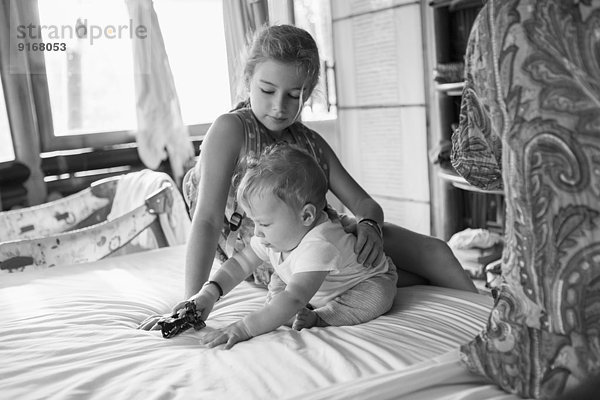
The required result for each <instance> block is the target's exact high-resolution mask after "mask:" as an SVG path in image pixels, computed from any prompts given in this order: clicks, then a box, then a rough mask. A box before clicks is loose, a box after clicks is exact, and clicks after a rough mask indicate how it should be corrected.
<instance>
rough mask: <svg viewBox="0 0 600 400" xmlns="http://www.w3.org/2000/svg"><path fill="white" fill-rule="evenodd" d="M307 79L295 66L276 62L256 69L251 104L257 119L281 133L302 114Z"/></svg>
mask: <svg viewBox="0 0 600 400" xmlns="http://www.w3.org/2000/svg"><path fill="white" fill-rule="evenodd" d="M303 84H304V77H303V76H301V75H300V74H299V72H298V69H297V68H296V66H295V65H293V64H286V63H281V62H278V61H274V60H267V61H264V62H262V63H260V64H258V65H257V66H256V68H255V69H254V75H253V76H252V78H251V79H250V104H251V105H252V111H253V112H254V115H256V117H257V118H258V120H259V121H260V122H261V123H262V124H263V125H264V126H265V127H266V128H267V129H268V130H270V131H272V132H274V133H280V132H281V131H282V130H284V129H285V128H287V127H288V126H290V125H291V124H293V123H294V121H295V120H296V117H297V116H298V115H299V112H298V111H299V109H300V107H301V101H302V100H301V95H302V93H301V92H302V85H303Z"/></svg>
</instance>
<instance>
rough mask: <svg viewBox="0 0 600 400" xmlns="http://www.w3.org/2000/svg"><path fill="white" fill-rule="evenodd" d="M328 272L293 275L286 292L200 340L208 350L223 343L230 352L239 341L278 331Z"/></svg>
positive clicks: (311, 294)
mask: <svg viewBox="0 0 600 400" xmlns="http://www.w3.org/2000/svg"><path fill="white" fill-rule="evenodd" d="M328 273H329V272H328V271H315V272H300V273H296V274H294V275H292V278H291V279H290V282H289V283H288V285H287V286H286V288H285V290H284V291H283V292H281V293H279V294H277V295H276V296H274V297H273V299H272V300H271V301H270V302H269V303H268V304H267V305H265V306H264V307H263V308H262V309H260V310H258V311H254V312H253V313H251V314H249V315H247V316H246V317H245V318H244V319H242V320H240V321H238V322H236V323H234V324H231V325H229V326H228V327H226V328H224V329H220V330H216V331H213V332H210V333H208V334H207V335H205V336H204V337H203V338H202V339H201V343H203V344H206V345H207V346H208V347H215V346H218V345H220V344H223V343H225V349H230V348H231V347H233V345H234V344H236V343H238V342H242V341H244V340H248V339H250V338H251V337H254V336H258V335H262V334H263V333H267V332H271V331H273V330H275V329H277V328H278V327H280V326H281V325H283V324H285V323H286V322H287V321H289V320H290V318H292V317H293V316H294V315H296V313H297V312H298V311H299V310H301V309H302V308H303V307H306V305H307V304H308V303H309V301H310V299H312V297H313V296H314V295H315V293H316V292H317V290H319V288H320V287H321V284H322V283H323V281H324V280H325V277H326V276H327V274H328Z"/></svg>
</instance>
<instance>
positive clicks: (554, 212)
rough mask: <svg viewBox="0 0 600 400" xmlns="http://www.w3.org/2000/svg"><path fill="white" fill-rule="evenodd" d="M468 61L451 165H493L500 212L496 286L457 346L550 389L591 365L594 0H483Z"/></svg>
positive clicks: (595, 322)
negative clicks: (479, 327)
mask: <svg viewBox="0 0 600 400" xmlns="http://www.w3.org/2000/svg"><path fill="white" fill-rule="evenodd" d="M466 58H467V65H468V66H469V71H468V73H467V79H468V83H467V85H466V88H465V97H464V99H463V102H464V103H463V105H462V117H461V127H460V128H459V129H458V130H457V132H456V133H455V135H454V137H453V141H454V146H455V147H456V148H455V150H454V158H455V166H456V167H457V170H458V171H459V172H460V173H462V174H464V176H465V178H466V179H467V180H469V181H470V182H471V183H473V184H475V185H477V186H480V187H485V188H494V187H499V185H500V182H499V177H500V173H501V175H502V179H503V184H504V189H505V198H506V214H507V215H506V233H505V243H506V246H505V250H504V254H503V259H502V286H501V290H500V292H499V294H498V297H497V298H496V299H495V306H494V308H493V310H492V312H491V315H490V317H489V321H488V324H487V326H486V328H485V329H484V331H483V332H481V333H480V334H479V335H478V336H477V337H476V338H475V339H474V340H473V341H472V342H471V343H469V344H466V345H464V346H463V347H462V348H461V351H462V353H463V356H464V357H463V358H464V361H465V362H466V364H467V366H468V367H469V368H470V369H471V370H472V371H475V372H477V373H480V374H483V375H487V376H488V377H490V378H491V379H493V380H494V381H495V382H496V383H497V384H498V385H499V386H501V387H502V388H503V389H505V390H506V391H509V392H512V393H517V394H519V395H521V396H523V397H534V398H550V397H552V396H554V395H556V394H559V393H562V392H563V391H564V390H565V388H567V387H569V386H571V385H577V384H578V383H579V382H581V381H582V380H584V379H586V378H589V377H590V376H593V375H597V374H598V373H599V372H600V0H579V1H577V0H560V1H559V0H538V1H535V0H502V1H501V0H488V2H487V3H486V5H485V6H484V8H483V9H482V11H481V13H480V15H479V17H478V19H477V21H476V23H475V25H474V27H473V30H472V32H471V37H470V43H469V48H468V53H467V56H466ZM501 145H502V146H501ZM500 150H501V151H500ZM500 165H501V166H502V168H501V169H500Z"/></svg>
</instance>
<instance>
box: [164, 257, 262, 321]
mask: <svg viewBox="0 0 600 400" xmlns="http://www.w3.org/2000/svg"><path fill="white" fill-rule="evenodd" d="M261 263H262V260H261V259H260V258H259V257H258V256H257V255H256V253H255V252H254V250H252V247H251V246H246V247H244V249H242V250H241V251H240V252H238V253H236V254H235V255H234V256H233V257H231V258H230V259H228V260H227V261H225V262H224V263H223V265H221V267H219V269H218V270H217V271H216V272H215V273H214V274H213V275H212V276H211V277H210V281H209V282H212V283H211V284H207V285H205V286H202V289H200V291H199V292H198V293H197V294H195V295H193V296H192V297H190V298H189V300H193V301H194V302H195V303H196V310H197V312H198V313H200V318H202V320H204V321H206V319H207V318H208V315H209V314H210V312H211V311H212V309H213V307H214V305H215V303H216V302H217V300H219V298H220V297H221V296H224V295H226V294H227V293H229V292H230V291H231V290H232V289H233V288H234V287H236V286H237V285H239V284H240V282H242V281H243V280H244V279H245V278H246V277H247V276H248V275H250V274H251V273H252V272H254V270H255V269H256V268H257V267H258V266H259V265H260V264H261ZM185 303H186V302H185V301H184V302H181V303H179V304H178V305H177V306H175V308H174V310H173V313H175V312H176V311H177V310H179V309H180V308H182V307H184V305H185Z"/></svg>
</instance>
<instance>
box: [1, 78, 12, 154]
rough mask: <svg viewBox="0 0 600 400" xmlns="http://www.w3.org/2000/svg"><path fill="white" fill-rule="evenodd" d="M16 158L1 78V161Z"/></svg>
mask: <svg viewBox="0 0 600 400" xmlns="http://www.w3.org/2000/svg"><path fill="white" fill-rule="evenodd" d="M14 159H15V151H14V148H13V142H12V136H11V134H10V125H9V123H8V113H7V110H6V103H5V101H4V90H3V88H2V80H1V79H0V163H2V162H6V161H12V160H14Z"/></svg>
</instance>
